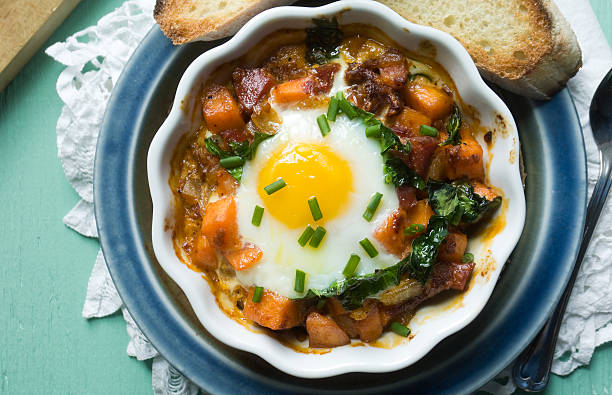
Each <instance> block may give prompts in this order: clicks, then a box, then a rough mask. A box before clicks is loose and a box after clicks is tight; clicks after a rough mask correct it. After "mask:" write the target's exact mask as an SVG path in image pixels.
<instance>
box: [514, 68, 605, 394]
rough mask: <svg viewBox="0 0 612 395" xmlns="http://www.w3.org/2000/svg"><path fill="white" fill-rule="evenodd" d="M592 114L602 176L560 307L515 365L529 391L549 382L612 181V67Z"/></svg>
mask: <svg viewBox="0 0 612 395" xmlns="http://www.w3.org/2000/svg"><path fill="white" fill-rule="evenodd" d="M589 117H590V119H591V128H592V129H593V137H594V138H595V142H596V143H597V148H598V149H599V178H598V179H597V184H595V189H594V190H593V195H592V196H591V200H589V205H588V206H587V212H586V221H585V226H584V233H583V234H582V243H581V244H580V250H579V251H578V257H577V258H576V264H575V266H574V270H573V271H572V275H571V277H570V279H569V282H568V284H567V286H566V288H565V292H563V296H562V297H561V300H560V301H559V304H558V305H557V308H556V309H555V310H554V312H553V313H552V315H551V316H550V318H549V319H548V321H547V322H546V324H545V325H544V327H543V328H542V330H541V331H540V333H539V334H538V335H537V336H536V338H535V339H534V340H533V341H532V342H531V344H530V345H529V347H527V349H525V351H523V353H522V354H521V355H520V356H519V358H518V359H517V360H516V362H515V363H514V367H513V369H512V378H513V379H514V383H515V384H516V385H517V386H518V387H519V388H521V389H522V390H525V391H528V392H539V391H542V390H543V389H544V388H546V385H547V384H548V380H549V378H550V367H551V365H552V359H553V354H554V352H555V345H556V344H557V336H558V335H559V327H560V326H561V321H562V319H563V314H564V313H565V308H566V307H567V302H568V301H569V297H570V295H571V293H572V288H573V287H574V282H575V281H576V277H577V275H578V271H579V270H580V265H581V263H582V259H583V258H584V254H585V252H586V250H587V247H588V245H589V242H590V241H591V236H592V235H593V231H594V230H595V226H596V225H597V220H598V219H599V215H600V214H601V209H602V207H603V205H604V203H605V202H606V197H607V196H608V191H609V190H610V184H611V183H612V179H611V177H610V175H611V174H610V172H611V169H612V166H611V165H612V70H610V71H609V72H608V74H606V76H605V78H604V79H603V81H602V82H601V84H599V87H598V88H597V90H596V91H595V95H594V96H593V100H592V101H591V108H590V111H589Z"/></svg>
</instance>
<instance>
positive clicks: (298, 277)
mask: <svg viewBox="0 0 612 395" xmlns="http://www.w3.org/2000/svg"><path fill="white" fill-rule="evenodd" d="M305 282H306V273H304V272H303V271H301V270H300V269H296V270H295V282H294V284H293V289H294V290H295V292H304V283H305Z"/></svg>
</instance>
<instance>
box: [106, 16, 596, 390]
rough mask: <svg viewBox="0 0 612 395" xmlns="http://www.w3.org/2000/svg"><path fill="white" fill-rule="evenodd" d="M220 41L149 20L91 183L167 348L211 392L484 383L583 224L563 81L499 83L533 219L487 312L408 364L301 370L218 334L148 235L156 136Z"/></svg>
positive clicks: (579, 160)
mask: <svg viewBox="0 0 612 395" xmlns="http://www.w3.org/2000/svg"><path fill="white" fill-rule="evenodd" d="M220 43H221V42H219V41H218V42H212V43H210V42H209V43H193V44H189V45H185V46H181V47H174V46H172V44H171V43H170V41H169V40H167V39H166V38H165V37H164V36H163V34H162V33H161V31H160V30H159V29H158V28H157V27H155V28H153V30H152V31H151V32H150V33H149V35H148V36H147V37H146V38H145V40H144V41H143V43H142V44H141V46H140V47H139V48H138V49H137V51H136V52H135V53H134V55H133V57H132V59H131V60H130V62H129V63H128V65H127V67H126V68H125V71H124V72H123V75H122V77H121V78H120V80H119V82H118V84H117V86H116V87H115V89H114V91H113V96H112V97H111V99H110V102H109V105H108V109H107V112H106V117H105V120H104V124H103V127H102V130H101V133H100V138H99V141H98V148H97V154H96V163H95V176H94V180H95V183H94V187H95V189H94V192H95V201H96V219H97V222H98V231H99V235H100V241H101V243H102V249H103V251H104V256H105V257H106V261H107V263H108V266H109V269H110V272H111V275H112V277H113V279H114V281H115V284H116V286H117V289H118V291H119V293H120V294H121V297H122V298H123V301H124V302H125V304H126V306H127V307H128V309H129V311H130V313H131V314H132V316H133V317H134V319H135V321H136V322H137V323H138V325H139V326H140V329H142V331H143V332H144V333H145V334H146V335H147V337H148V338H149V340H150V341H151V342H152V343H153V344H154V345H155V347H157V349H158V350H159V351H160V352H161V354H162V355H164V356H165V357H166V358H167V359H168V360H169V361H170V363H171V364H172V365H174V366H175V367H176V368H177V369H178V370H180V371H181V372H182V373H184V374H185V375H186V376H187V377H189V378H190V379H191V380H193V381H194V382H195V383H196V384H197V385H199V386H200V387H202V388H203V389H205V390H206V391H209V392H211V393H215V394H222V393H236V392H241V393H251V392H252V393H312V392H314V391H316V392H320V393H339V392H347V393H348V392H350V393H352V394H354V393H377V392H378V393H389V392H409V391H411V392H419V393H430V392H435V393H463V392H469V391H472V390H475V389H477V388H478V387H480V386H481V385H483V384H484V383H486V382H487V381H489V380H490V379H491V378H492V377H494V376H495V375H496V374H497V373H498V372H500V371H501V370H502V369H503V368H505V367H506V366H507V365H508V364H510V363H511V361H512V360H513V359H514V358H515V357H516V356H517V355H518V354H519V353H520V352H521V350H522V349H523V348H524V347H525V346H526V345H527V344H528V342H529V341H530V340H531V339H532V338H533V337H534V336H535V334H536V333H537V331H538V330H539V328H540V327H541V326H542V325H543V323H544V321H545V320H546V318H547V316H548V314H549V313H550V312H551V310H552V308H553V307H554V304H555V302H556V301H557V299H558V298H559V297H560V295H561V293H562V291H563V288H564V286H565V283H566V282H567V279H568V278H569V274H570V271H571V268H572V265H573V262H574V259H575V256H576V253H577V250H578V244H579V241H580V236H581V233H582V229H583V225H584V213H585V202H586V182H587V181H586V157H585V150H584V142H583V139H582V133H581V129H580V124H579V122H578V118H577V115H576V111H575V108H574V105H573V102H572V100H571V98H570V96H569V94H568V92H567V90H564V91H562V92H560V93H559V94H557V95H556V96H555V97H554V98H553V99H552V100H551V101H549V102H546V103H544V102H536V101H531V100H528V99H525V98H523V97H517V96H513V95H511V94H508V93H505V92H500V95H501V96H502V98H503V99H504V100H505V102H506V103H507V105H508V107H509V108H510V110H511V111H512V113H513V116H514V118H515V120H516V123H517V126H518V130H519V134H520V138H521V144H522V155H523V159H524V163H525V173H526V175H527V178H526V199H527V220H526V224H525V229H524V232H523V235H522V237H521V240H520V241H519V244H518V246H517V248H516V250H515V251H514V253H513V255H512V257H511V259H510V262H509V263H508V264H507V265H506V268H505V271H504V273H503V274H502V276H501V278H500V279H499V281H498V283H497V286H496V288H495V291H494V292H493V295H492V296H491V299H490V300H489V302H488V304H487V306H486V307H485V309H484V310H483V311H482V312H481V313H480V315H479V316H478V317H477V318H476V319H475V320H474V321H473V322H472V323H471V324H470V325H469V326H467V327H466V328H465V329H463V330H461V331H460V332H458V333H456V334H454V335H452V336H450V337H448V338H447V339H445V340H444V341H442V342H441V343H440V344H438V345H437V346H436V347H435V348H434V349H433V350H432V351H431V352H430V353H429V354H428V355H427V356H426V357H425V358H423V359H421V360H420V361H419V362H417V363H416V364H414V365H411V366H409V367H407V368H405V369H402V370H399V371H396V372H392V373H385V374H364V373H350V374H344V375H341V376H336V377H332V378H327V379H317V380H309V379H299V378H296V377H293V376H289V375H287V374H284V373H282V372H280V371H279V370H276V369H275V368H273V367H272V366H270V365H269V364H268V363H266V362H265V361H263V360H262V359H260V358H258V357H257V356H255V355H252V354H249V353H246V352H242V351H238V350H235V349H232V348H230V347H228V346H225V345H224V344H222V343H220V342H219V341H217V340H216V339H214V338H213V337H212V336H210V335H209V334H208V333H207V332H206V330H204V328H203V327H202V326H201V325H200V324H199V322H198V320H197V319H196V318H195V315H194V313H193V311H192V310H191V307H190V306H189V304H188V303H187V301H186V298H185V296H184V295H183V294H182V292H181V291H180V290H179V288H178V287H177V286H176V284H174V283H173V282H172V280H170V279H169V278H168V277H167V276H166V274H165V272H164V271H163V270H162V269H161V267H160V266H159V264H158V263H157V261H156V259H155V256H154V254H153V250H152V247H151V213H152V207H151V199H150V196H149V187H148V185H147V175H146V155H147V151H148V147H149V144H150V142H151V139H152V138H153V135H154V133H155V132H156V131H157V130H158V128H159V126H160V125H161V123H162V122H163V120H164V119H165V117H166V115H167V114H168V110H169V109H170V106H171V103H172V100H173V98H174V93H175V90H176V86H177V84H178V81H179V79H180V76H181V75H182V74H183V71H184V70H185V69H186V67H187V66H188V65H189V64H190V63H191V61H192V60H193V59H195V58H196V57H197V56H198V55H200V54H201V53H203V52H205V51H206V50H207V49H210V48H211V47H213V46H216V45H219V44H220Z"/></svg>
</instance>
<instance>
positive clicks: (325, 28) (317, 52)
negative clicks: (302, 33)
mask: <svg viewBox="0 0 612 395" xmlns="http://www.w3.org/2000/svg"><path fill="white" fill-rule="evenodd" d="M312 22H313V23H314V24H315V27H311V28H307V29H306V60H307V61H308V62H309V63H310V64H324V63H327V62H328V61H329V60H330V59H332V58H335V57H337V56H338V54H339V53H340V50H339V47H340V43H341V41H342V31H341V30H340V29H339V27H338V20H337V19H336V17H333V18H332V19H327V18H320V19H313V20H312Z"/></svg>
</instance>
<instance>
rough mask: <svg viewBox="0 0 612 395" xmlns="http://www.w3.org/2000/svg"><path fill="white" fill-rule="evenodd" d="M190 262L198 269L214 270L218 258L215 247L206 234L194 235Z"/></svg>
mask: <svg viewBox="0 0 612 395" xmlns="http://www.w3.org/2000/svg"><path fill="white" fill-rule="evenodd" d="M191 264H192V265H194V266H195V267H197V268H198V269H200V270H214V269H216V268H217V265H218V260H217V253H216V252H215V247H213V245H212V244H211V243H210V241H209V240H208V239H207V238H206V236H200V237H196V238H195V240H194V243H193V248H192V250H191Z"/></svg>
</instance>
